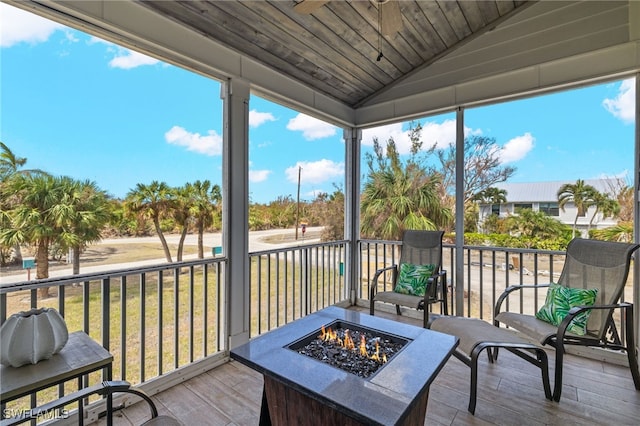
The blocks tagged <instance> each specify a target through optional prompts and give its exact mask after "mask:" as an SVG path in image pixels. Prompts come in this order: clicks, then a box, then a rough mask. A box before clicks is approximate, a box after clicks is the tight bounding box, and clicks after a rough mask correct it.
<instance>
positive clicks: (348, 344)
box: [318, 325, 387, 364]
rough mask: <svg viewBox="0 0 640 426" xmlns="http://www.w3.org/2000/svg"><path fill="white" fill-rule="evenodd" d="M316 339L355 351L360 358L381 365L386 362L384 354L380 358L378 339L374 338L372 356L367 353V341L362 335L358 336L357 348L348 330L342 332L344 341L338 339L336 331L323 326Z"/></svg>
mask: <svg viewBox="0 0 640 426" xmlns="http://www.w3.org/2000/svg"><path fill="white" fill-rule="evenodd" d="M318 338H319V339H320V340H322V341H323V342H329V343H334V344H336V345H338V346H341V347H343V348H345V349H347V350H350V351H356V350H357V351H359V352H360V356H362V357H366V358H369V359H372V360H374V361H377V362H379V363H381V364H384V363H386V362H387V356H386V354H382V356H380V343H379V342H380V339H379V338H376V348H375V352H374V353H372V354H369V351H368V350H367V340H366V338H365V337H364V335H360V344H359V345H358V347H356V345H355V342H354V341H353V338H352V337H351V332H350V331H349V330H348V329H346V330H345V331H344V339H342V338H340V336H339V335H338V333H337V332H336V331H334V330H333V329H331V327H329V328H325V326H324V325H323V326H322V327H321V329H320V335H319V336H318Z"/></svg>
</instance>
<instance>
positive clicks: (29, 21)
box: [0, 3, 66, 47]
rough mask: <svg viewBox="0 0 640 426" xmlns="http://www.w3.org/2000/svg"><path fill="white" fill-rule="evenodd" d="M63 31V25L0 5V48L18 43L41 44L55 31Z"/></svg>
mask: <svg viewBox="0 0 640 426" xmlns="http://www.w3.org/2000/svg"><path fill="white" fill-rule="evenodd" d="M65 29H66V27H65V26H64V25H61V24H58V23H56V22H53V21H49V20H48V19H45V18H41V17H40V16H38V15H34V14H33V13H30V12H26V11H24V10H22V9H18V8H16V7H13V6H9V5H7V4H4V3H0V46H1V47H11V46H14V45H16V44H19V43H29V44H36V43H42V42H45V41H47V40H48V39H49V37H50V36H51V34H53V33H54V32H55V31H57V30H65Z"/></svg>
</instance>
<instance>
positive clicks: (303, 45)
mask: <svg viewBox="0 0 640 426" xmlns="http://www.w3.org/2000/svg"><path fill="white" fill-rule="evenodd" d="M306 1H307V2H308V1H309V0H306ZM391 1H395V0H391ZM296 3H297V2H296V1H164V0H153V1H151V0H150V1H143V2H142V4H143V5H145V6H146V7H147V8H149V9H151V10H153V11H155V12H158V13H161V14H163V15H165V16H167V17H169V18H170V19H173V20H175V21H177V22H179V23H180V24H182V25H185V26H187V27H190V28H192V29H193V30H194V31H196V32H198V33H200V34H203V35H204V36H206V37H208V38H211V39H213V40H215V41H218V42H221V43H223V44H224V45H227V46H229V47H231V48H232V49H234V50H236V51H238V52H239V53H242V54H245V55H247V56H250V57H253V58H255V59H256V60H258V61H260V62H262V63H263V64H265V65H267V66H269V67H271V68H273V69H275V70H277V71H279V72H281V73H283V74H285V75H288V76H290V77H291V78H293V79H296V80H298V81H300V82H303V83H304V84H306V85H308V86H309V87H312V88H314V89H315V90H317V91H319V92H321V93H324V94H326V95H328V96H330V97H332V98H334V99H337V100H339V101H341V102H343V103H345V104H347V105H349V106H351V107H357V106H359V105H362V104H363V103H365V102H366V101H367V100H368V99H370V98H371V97H373V96H375V95H377V94H379V93H381V91H383V90H386V89H387V88H389V87H392V86H393V85H394V83H396V82H399V81H402V80H403V79H405V78H406V77H407V76H410V75H412V74H413V73H415V72H417V71H419V70H421V69H423V68H425V67H426V66H428V65H429V64H431V63H432V62H434V61H435V60H437V59H439V58H442V57H443V56H445V55H446V54H448V53H450V52H453V51H455V50H456V49H457V48H458V47H460V46H462V45H464V44H466V42H468V41H470V40H472V39H474V38H475V37H477V36H479V35H481V34H483V33H484V32H486V31H488V30H491V29H492V28H494V27H495V26H496V25H497V24H498V23H499V22H501V21H503V20H504V19H506V18H507V17H509V16H512V15H513V14H515V13H517V12H519V11H520V10H523V9H525V8H526V6H527V5H528V4H530V3H531V2H526V1H505V0H499V1H465V0H460V1H452V0H426V1H425V0H416V1H408V0H407V1H397V4H398V6H399V10H400V13H401V16H402V24H401V26H400V27H399V30H398V31H397V32H392V33H391V34H390V35H382V34H381V32H380V31H379V28H380V22H379V14H378V8H379V7H381V5H380V3H379V2H377V1H376V0H373V1H370V0H358V1H357V0H352V1H344V0H332V1H328V2H317V3H318V4H317V5H315V6H314V7H312V9H314V10H313V11H312V13H310V14H305V13H300V12H299V11H296V9H294V6H295V5H296ZM385 10H386V8H385V7H383V8H382V12H385ZM380 19H382V20H383V21H384V19H385V15H384V13H381V18H380ZM379 49H380V51H381V52H382V53H383V56H382V58H381V60H379V61H378V60H377V59H378V56H379Z"/></svg>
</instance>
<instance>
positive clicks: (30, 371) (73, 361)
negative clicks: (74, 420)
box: [0, 331, 113, 403]
mask: <svg viewBox="0 0 640 426" xmlns="http://www.w3.org/2000/svg"><path fill="white" fill-rule="evenodd" d="M112 362H113V355H111V354H110V353H109V351H107V350H106V349H105V348H103V347H102V345H100V344H99V343H98V342H96V341H95V340H93V339H92V338H91V337H89V336H88V335H87V334H86V333H84V332H82V331H77V332H74V333H71V334H69V341H68V342H67V344H66V345H65V346H64V348H62V350H61V351H60V352H59V353H57V354H56V355H54V356H53V357H51V358H50V359H48V360H44V361H40V362H38V363H37V364H27V365H23V366H22V367H17V368H15V367H9V366H4V365H2V366H0V401H1V402H2V403H6V402H8V401H11V400H14V399H17V398H20V397H22V396H25V395H29V394H30V393H33V392H37V391H39V390H41V389H45V388H48V387H50V386H53V385H56V384H59V383H63V382H65V381H67V380H70V379H74V378H77V377H80V376H82V375H84V374H87V373H90V372H93V371H96V370H99V369H101V368H104V367H107V366H109V365H110V364H111V363H112Z"/></svg>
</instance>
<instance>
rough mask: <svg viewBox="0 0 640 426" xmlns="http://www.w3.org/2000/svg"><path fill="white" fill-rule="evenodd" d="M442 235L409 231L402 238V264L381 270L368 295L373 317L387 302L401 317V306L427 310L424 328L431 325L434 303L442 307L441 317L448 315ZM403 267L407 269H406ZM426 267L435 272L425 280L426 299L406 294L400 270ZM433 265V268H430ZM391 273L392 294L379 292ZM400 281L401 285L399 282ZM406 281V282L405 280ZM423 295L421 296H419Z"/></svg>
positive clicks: (372, 282)
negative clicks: (378, 306)
mask: <svg viewBox="0 0 640 426" xmlns="http://www.w3.org/2000/svg"><path fill="white" fill-rule="evenodd" d="M443 235H444V232H442V231H417V230H407V231H405V232H404V234H403V236H402V247H401V248H400V250H401V251H400V261H399V263H398V264H396V265H392V266H388V267H386V268H382V269H378V270H377V271H376V273H375V274H374V276H373V279H372V280H371V285H370V294H369V313H370V314H371V315H374V310H375V303H376V302H386V303H392V304H394V305H396V312H397V314H398V315H401V311H400V306H407V307H410V308H414V309H418V310H424V327H425V328H427V323H428V321H429V313H428V309H429V308H430V305H432V304H434V303H440V306H441V308H440V309H441V313H443V314H444V315H447V314H448V312H447V272H446V271H444V270H442V269H441V263H442V236H443ZM403 265H405V266H404V267H403ZM412 265H416V266H424V267H425V268H424V270H428V269H432V271H433V272H432V275H431V276H430V277H424V278H425V279H426V283H424V282H423V283H422V285H423V287H425V288H424V295H416V294H405V293H403V292H401V291H405V289H406V286H403V285H401V286H400V288H399V286H398V284H399V283H400V284H402V283H403V281H402V280H403V279H404V278H405V276H404V274H403V273H402V271H401V270H404V271H407V270H408V269H410V268H411V267H412ZM430 265H432V266H430ZM388 272H391V274H392V279H391V284H392V287H391V288H392V290H391V291H382V292H378V279H379V277H380V276H381V275H382V274H385V275H386V273H388ZM399 279H400V281H399ZM405 281H406V280H405ZM419 293H420V292H418V294H419Z"/></svg>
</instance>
